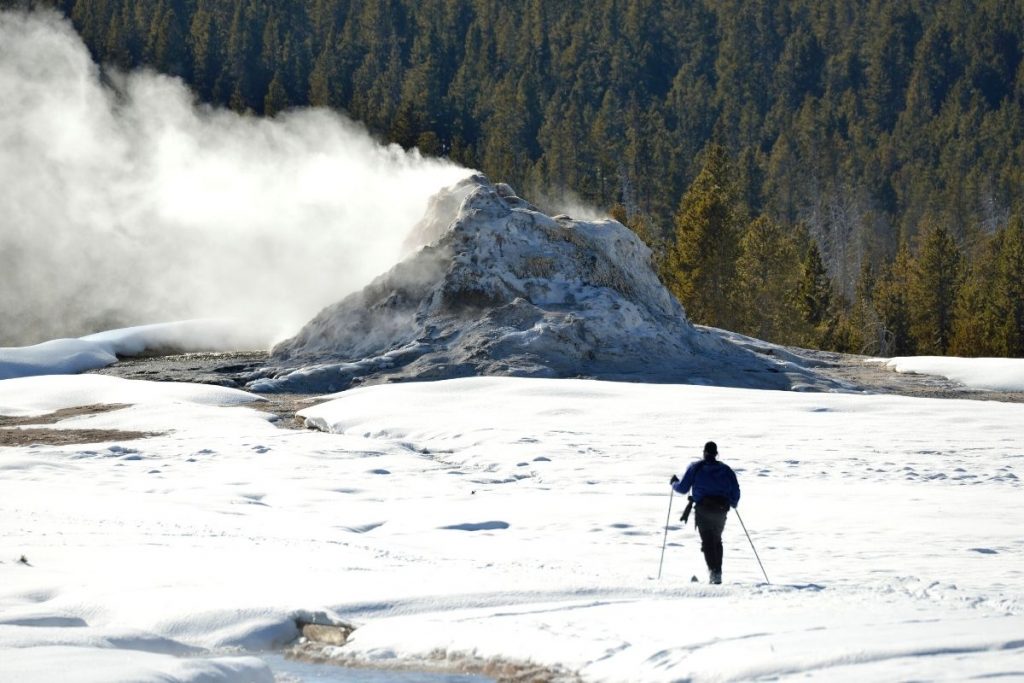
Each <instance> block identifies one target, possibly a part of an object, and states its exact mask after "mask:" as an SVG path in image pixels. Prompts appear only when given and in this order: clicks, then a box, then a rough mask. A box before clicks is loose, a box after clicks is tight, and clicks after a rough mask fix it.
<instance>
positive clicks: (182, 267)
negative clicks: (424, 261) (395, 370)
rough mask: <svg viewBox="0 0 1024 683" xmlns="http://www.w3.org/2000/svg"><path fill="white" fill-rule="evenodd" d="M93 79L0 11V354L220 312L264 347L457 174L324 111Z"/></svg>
mask: <svg viewBox="0 0 1024 683" xmlns="http://www.w3.org/2000/svg"><path fill="white" fill-rule="evenodd" d="M103 76H104V78H103V79H101V71H100V69H99V67H98V66H97V65H95V64H94V63H93V62H92V60H91V58H90V56H89V53H88V52H87V50H86V48H85V46H84V45H83V44H82V42H81V40H80V39H79V37H78V36H77V34H75V32H74V30H73V28H72V27H71V26H70V25H69V24H68V23H67V22H66V21H64V20H62V19H61V18H59V17H58V16H57V15H55V14H51V13H33V14H25V13H13V12H7V13H0V93H3V96H2V97H0V346H3V345H15V344H28V343H33V342H37V341H41V340H43V339H47V338H53V337H59V336H77V335H80V334H85V333H88V332H93V331H96V330H99V329H106V328H111V327H116V326H123V325H134V324H141V323H149V322H156V321H164V320H172V319H182V318H196V317H225V316H226V317H231V318H238V319H243V320H252V321H258V322H259V323H260V326H261V327H262V328H263V329H264V330H265V331H266V332H267V333H268V336H267V337H266V338H265V339H264V341H265V342H269V341H270V340H271V339H270V336H271V335H273V336H278V337H279V336H282V335H285V334H289V333H291V332H294V331H295V330H296V329H297V328H298V326H299V325H301V324H302V323H303V322H305V321H306V320H308V319H309V318H310V317H312V315H313V314H315V313H316V312H317V311H318V310H319V309H320V308H321V307H322V306H324V305H326V304H329V303H332V302H334V301H337V300H338V299H340V298H342V296H344V295H345V294H347V293H348V292H350V291H352V290H354V289H356V288H358V287H360V286H362V285H364V284H365V283H366V282H367V281H368V280H369V279H371V278H372V277H373V276H375V275H377V274H379V273H380V272H382V271H384V270H385V269H386V268H387V267H388V266H389V265H390V264H391V263H393V262H394V261H395V260H396V258H397V256H398V253H399V247H400V244H401V241H402V238H403V237H404V235H405V233H406V232H407V231H408V230H409V229H410V228H411V227H412V225H413V224H414V223H415V222H416V220H417V219H418V218H419V217H420V215H421V214H422V212H423V210H424V208H425V206H426V203H427V199H428V197H429V196H430V195H431V194H433V193H434V192H435V191H437V190H438V189H439V188H440V187H442V186H445V185H448V184H450V183H453V182H455V181H456V180H458V179H459V178H461V177H463V176H466V175H468V174H469V171H468V170H466V169H463V168H460V167H458V166H455V165H454V164H451V163H448V162H446V161H441V160H436V159H426V158H423V157H421V156H420V155H419V154H418V153H416V152H412V153H407V152H405V151H403V150H402V149H400V148H398V147H395V146H382V145H380V144H379V143H377V142H376V141H374V140H373V139H372V138H371V137H370V136H369V135H368V134H367V132H366V131H365V130H364V129H363V128H362V127H360V126H359V125H357V124H355V123H353V122H351V121H349V120H347V119H345V118H343V117H342V116H339V115H337V114H334V113H331V112H328V111H325V110H302V111H292V112H288V113H285V114H282V115H279V116H278V117H276V118H274V119H260V118H256V117H253V116H241V115H238V114H235V113H232V112H229V111H226V110H219V109H214V108H211V107H208V106H203V105H198V104H196V103H195V101H194V99H193V96H192V94H191V93H190V92H189V91H188V90H187V88H186V87H185V86H184V85H183V84H182V83H181V82H180V81H178V80H176V79H171V78H168V77H164V76H160V75H157V74H154V73H150V72H137V73H131V74H103Z"/></svg>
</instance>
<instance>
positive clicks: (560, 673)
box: [285, 641, 582, 683]
mask: <svg viewBox="0 0 1024 683" xmlns="http://www.w3.org/2000/svg"><path fill="white" fill-rule="evenodd" d="M342 649H343V648H341V647H330V646H328V647H325V646H324V645H323V644H322V643H315V642H312V641H310V642H305V643H300V644H297V645H294V646H292V648H291V649H289V650H286V651H285V656H286V657H288V658H291V659H298V660H301V661H305V662H310V663H312V664H335V665H338V666H345V667H358V668H366V669H378V670H396V671H429V672H431V673H451V674H475V675H480V676H487V677H489V678H493V679H494V680H495V681H497V683H580V681H581V680H582V679H581V678H580V677H579V675H578V674H576V673H575V672H573V671H569V670H566V669H563V668H562V667H545V666H541V665H538V664H533V663H531V662H522V661H515V660H509V659H503V658H501V657H493V658H488V659H485V658H483V657H477V656H476V655H473V654H466V653H459V652H447V651H443V650H438V651H436V652H432V653H431V654H430V655H429V656H428V657H426V658H424V659H416V660H407V661H405V662H402V663H400V664H396V663H392V664H390V665H388V666H382V665H380V664H379V663H376V662H369V661H363V660H359V659H355V658H347V657H339V656H337V655H338V653H339V652H340V651H341V650H342Z"/></svg>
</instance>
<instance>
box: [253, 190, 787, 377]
mask: <svg viewBox="0 0 1024 683" xmlns="http://www.w3.org/2000/svg"><path fill="white" fill-rule="evenodd" d="M406 248H407V251H408V252H409V254H408V255H407V256H406V258H405V259H404V260H403V261H402V262H400V263H399V264H398V265H396V266H394V267H393V268H392V269H391V270H390V271H388V272H387V273H385V274H384V275H382V276H380V277H378V278H377V279H376V280H375V281H373V282H372V283H371V284H369V285H368V286H367V287H365V288H364V289H363V290H362V291H360V292H356V293H353V294H351V295H350V296H348V297H346V298H345V299H343V300H342V301H340V302H338V303H336V304H334V305H332V306H329V307H327V308H325V309H324V310H323V311H321V312H320V313H319V314H318V315H317V316H316V317H315V318H314V319H313V320H311V321H310V322H309V323H307V324H306V325H305V327H303V328H302V330H301V331H300V332H299V333H298V334H297V335H296V336H295V337H294V338H292V339H289V340H287V341H285V342H283V343H281V344H279V345H278V346H277V347H275V348H274V349H273V352H272V356H271V360H270V367H268V368H267V369H265V370H264V371H262V372H261V373H260V375H261V376H260V378H258V379H255V380H254V381H253V382H251V383H250V385H249V386H250V388H252V389H255V390H259V391H275V390H276V391H317V392H324V391H340V390H343V389H346V388H348V387H350V386H352V385H354V384H361V383H368V382H382V381H399V380H433V379H442V378H449V377H464V376H468V375H509V376H518V377H586V378H595V379H609V380H628V381H644V382H679V383H700V384H719V385H725V386H743V387H758V388H775V389H789V388H791V385H792V383H793V380H794V378H793V377H791V374H792V372H793V371H794V368H793V367H791V366H786V365H785V364H780V363H778V362H774V361H772V360H771V359H766V358H764V357H762V356H759V355H757V354H754V353H752V352H750V351H748V350H746V349H744V348H741V347H739V346H737V345H735V344H733V343H731V342H729V341H728V340H726V339H725V338H724V337H722V336H721V335H719V334H717V333H716V332H715V331H714V330H707V329H702V328H697V327H695V326H693V325H692V324H691V323H690V322H689V321H688V320H687V318H686V314H685V312H684V311H683V308H682V307H681V306H680V305H679V303H678V302H677V301H676V300H675V298H673V297H672V295H671V294H669V292H668V291H667V290H666V289H665V287H664V286H662V284H661V282H660V281H659V280H658V277H657V275H656V274H655V272H654V269H653V266H652V259H651V251H650V250H649V249H648V248H647V246H646V245H644V244H643V242H641V241H640V239H639V238H637V236H636V235H635V234H634V233H633V232H631V231H630V230H629V229H627V228H625V227H624V226H623V225H621V224H620V223H618V222H616V221H614V220H599V221H580V220H573V219H572V218H570V217H569V216H564V215H559V216H554V217H551V216H548V215H545V214H544V213H543V212H541V211H540V210H538V209H537V208H536V207H535V206H533V205H531V204H530V203H529V202H527V201H525V200H523V199H521V198H520V197H517V196H516V195H515V193H514V192H513V190H512V188H510V187H509V186H508V185H505V184H500V183H499V184H496V185H495V184H491V183H490V182H489V181H488V180H487V179H486V178H485V177H483V176H481V175H475V176H473V177H471V178H468V179H466V180H464V181H462V182H460V183H458V184H457V185H455V186H453V187H451V188H448V189H446V190H444V191H442V192H441V193H440V194H439V195H438V196H437V197H435V198H434V200H432V201H431V203H430V206H429V208H428V211H427V214H426V215H425V216H424V218H423V220H421V221H420V223H418V224H417V225H416V226H415V227H414V229H413V231H412V233H411V234H410V236H409V239H408V240H407V241H406ZM804 379H805V378H804ZM804 379H801V380H799V381H804Z"/></svg>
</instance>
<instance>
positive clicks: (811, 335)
mask: <svg viewBox="0 0 1024 683" xmlns="http://www.w3.org/2000/svg"><path fill="white" fill-rule="evenodd" d="M796 308H797V310H798V311H799V313H800V321H801V323H802V324H803V328H804V333H803V337H804V344H805V345H806V346H810V347H812V348H829V347H830V346H831V345H832V338H833V336H834V334H835V331H836V325H837V324H838V318H837V315H836V293H835V287H834V286H833V284H832V280H831V279H830V278H829V276H828V271H827V270H826V269H825V263H824V262H823V261H822V260H821V251H820V250H819V249H818V243H817V242H815V241H814V240H813V239H808V240H807V248H806V250H805V251H804V256H803V258H802V259H801V261H800V276H799V279H798V280H797V284H796Z"/></svg>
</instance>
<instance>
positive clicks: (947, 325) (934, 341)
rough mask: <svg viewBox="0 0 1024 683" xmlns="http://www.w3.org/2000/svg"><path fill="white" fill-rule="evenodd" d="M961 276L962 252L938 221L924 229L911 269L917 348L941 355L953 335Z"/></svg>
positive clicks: (911, 299) (911, 293) (911, 294)
mask: <svg viewBox="0 0 1024 683" xmlns="http://www.w3.org/2000/svg"><path fill="white" fill-rule="evenodd" d="M962 280H963V255H962V254H961V253H960V248H959V247H958V246H957V244H956V241H955V240H954V239H953V236H952V235H950V234H949V231H948V230H946V229H945V227H943V226H942V225H934V226H932V227H930V228H928V229H927V231H926V232H925V234H924V238H923V241H922V244H921V253H920V254H919V255H918V257H917V259H916V260H915V261H914V264H913V267H912V269H911V279H910V292H909V295H910V298H909V304H910V308H911V325H910V332H911V334H912V335H913V336H914V338H915V340H916V345H917V352H918V353H920V354H937V355H945V354H946V353H947V352H948V351H949V347H950V343H951V342H952V339H953V322H954V317H953V312H954V308H955V304H956V299H957V292H958V290H959V288H960V283H961V282H962Z"/></svg>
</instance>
